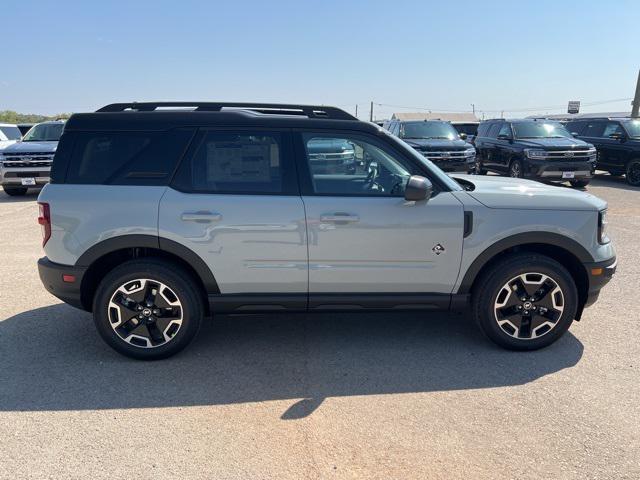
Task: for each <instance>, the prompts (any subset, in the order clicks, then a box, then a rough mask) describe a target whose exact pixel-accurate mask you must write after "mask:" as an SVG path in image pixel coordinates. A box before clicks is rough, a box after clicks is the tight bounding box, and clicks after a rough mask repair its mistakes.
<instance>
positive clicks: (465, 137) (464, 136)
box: [460, 132, 467, 140]
mask: <svg viewBox="0 0 640 480" xmlns="http://www.w3.org/2000/svg"><path fill="white" fill-rule="evenodd" d="M466 139H467V134H466V133H464V132H462V133H461V134H460V140H466Z"/></svg>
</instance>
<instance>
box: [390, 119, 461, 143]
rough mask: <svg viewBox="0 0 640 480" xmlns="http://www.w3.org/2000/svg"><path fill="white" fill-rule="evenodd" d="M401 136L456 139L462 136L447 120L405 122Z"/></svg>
mask: <svg viewBox="0 0 640 480" xmlns="http://www.w3.org/2000/svg"><path fill="white" fill-rule="evenodd" d="M400 138H442V139H446V140H455V139H457V138H460V137H459V135H458V131H457V130H456V129H455V128H453V126H452V125H451V124H450V123H446V122H410V123H403V124H402V130H401V131H400Z"/></svg>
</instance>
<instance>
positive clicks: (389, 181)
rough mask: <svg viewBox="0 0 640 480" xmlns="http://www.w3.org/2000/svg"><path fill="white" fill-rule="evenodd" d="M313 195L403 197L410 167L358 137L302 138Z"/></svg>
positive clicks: (313, 135)
mask: <svg viewBox="0 0 640 480" xmlns="http://www.w3.org/2000/svg"><path fill="white" fill-rule="evenodd" d="M303 142H304V147H305V153H306V160H307V164H308V167H309V171H310V174H311V183H312V189H313V192H314V193H317V194H324V195H363V196H403V195H404V188H405V185H406V183H407V180H408V179H409V177H410V176H411V173H410V167H409V166H408V165H405V163H404V162H403V161H401V160H399V159H398V158H397V157H396V156H395V155H394V154H391V153H389V152H388V151H386V150H385V149H383V148H382V147H381V146H378V145H374V144H373V142H369V141H367V140H365V139H364V138H361V137H360V136H350V135H344V136H341V135H336V136H329V135H322V134H317V135H316V134H304V135H303Z"/></svg>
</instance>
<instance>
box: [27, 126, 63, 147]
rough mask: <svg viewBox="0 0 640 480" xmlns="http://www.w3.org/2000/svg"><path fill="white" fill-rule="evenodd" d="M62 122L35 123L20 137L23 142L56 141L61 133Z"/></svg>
mask: <svg viewBox="0 0 640 480" xmlns="http://www.w3.org/2000/svg"><path fill="white" fill-rule="evenodd" d="M63 128H64V124H63V123H41V124H39V125H35V126H34V127H33V128H32V129H31V130H29V131H28V132H27V134H26V135H25V136H24V138H23V139H22V141H23V142H57V141H58V140H60V136H61V135H62V129H63Z"/></svg>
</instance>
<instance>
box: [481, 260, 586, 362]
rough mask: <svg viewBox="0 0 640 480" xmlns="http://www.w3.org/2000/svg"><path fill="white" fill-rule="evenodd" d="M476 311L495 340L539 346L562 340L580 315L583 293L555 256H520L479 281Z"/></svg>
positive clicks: (528, 347) (524, 347) (523, 347)
mask: <svg viewBox="0 0 640 480" xmlns="http://www.w3.org/2000/svg"><path fill="white" fill-rule="evenodd" d="M477 285H478V288H476V289H475V291H474V293H473V303H472V304H473V313H474V317H475V319H476V322H477V323H478V325H479V327H480V329H481V330H482V331H483V332H484V333H485V335H486V336H487V337H489V338H490V339H491V340H492V341H493V342H495V343H496V344H498V345H500V346H501V347H504V348H507V349H511V350H536V349H538V348H543V347H546V346H548V345H550V344H552V343H553V342H555V341H556V340H557V339H558V338H560V337H561V336H562V335H563V334H564V333H565V332H566V331H567V330H568V328H569V326H570V325H571V323H572V322H573V319H574V318H575V315H576V311H577V308H578V292H577V289H576V285H575V282H574V280H573V278H572V277H571V275H570V274H569V272H567V270H566V269H565V268H564V267H563V266H562V265H560V264H559V263H558V262H556V261H555V260H553V259H551V258H549V257H546V256H543V255H537V254H516V255H512V256H510V257H507V258H506V259H505V260H503V261H501V262H499V263H497V264H495V265H494V266H492V267H491V268H490V269H489V270H488V271H487V272H485V273H484V274H483V276H482V277H481V278H479V279H478V283H477Z"/></svg>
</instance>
